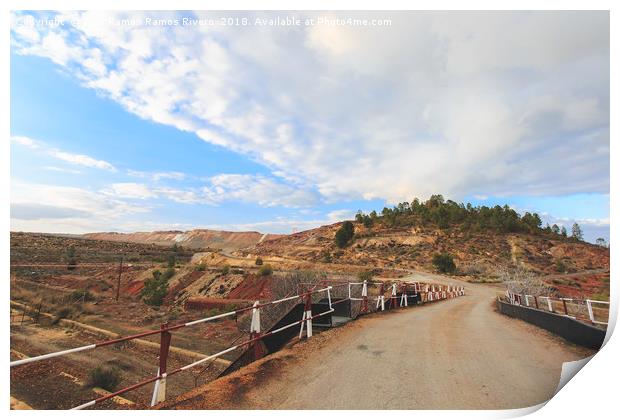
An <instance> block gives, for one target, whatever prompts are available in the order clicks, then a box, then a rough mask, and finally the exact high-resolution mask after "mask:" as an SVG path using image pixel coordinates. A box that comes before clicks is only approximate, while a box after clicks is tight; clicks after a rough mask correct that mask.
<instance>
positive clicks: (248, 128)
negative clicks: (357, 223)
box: [12, 12, 609, 205]
mask: <svg viewBox="0 0 620 420" xmlns="http://www.w3.org/2000/svg"><path fill="white" fill-rule="evenodd" d="M280 14H282V13H280ZM274 15H278V13H269V14H260V13H259V14H253V13H252V14H250V13H241V12H239V13H236V14H230V13H229V14H227V16H233V17H234V16H238V17H248V18H249V19H250V21H253V20H254V19H255V18H256V17H273V16H274ZM296 15H297V16H299V17H301V18H317V17H319V16H324V15H325V13H297V14H296ZM331 15H332V16H340V17H342V16H353V17H373V18H389V19H391V25H390V26H387V27H352V26H336V25H314V26H308V27H292V28H291V27H256V26H248V27H238V26H236V27H230V26H196V27H186V26H172V27H169V26H166V27H155V26H145V25H142V24H137V25H125V24H123V22H127V20H133V21H134V22H138V23H140V22H142V23H144V21H145V19H146V18H147V17H151V18H172V19H174V18H179V17H180V16H181V15H179V14H175V13H163V12H158V13H156V14H147V13H127V12H119V13H103V12H85V13H69V14H62V13H60V14H50V15H49V17H53V16H56V17H58V18H60V19H67V20H69V19H71V20H72V21H74V22H79V26H72V25H62V26H61V25H56V26H54V25H38V26H37V25H34V26H32V25H28V24H27V22H28V20H27V19H25V17H27V15H24V14H16V15H14V16H13V25H12V43H13V48H14V51H16V52H17V53H19V54H31V55H38V56H43V57H47V58H49V59H50V60H52V61H54V62H55V63H56V64H58V65H59V66H61V67H62V68H63V69H64V70H66V71H68V72H70V73H71V74H73V75H74V76H75V77H76V78H78V79H79V80H80V82H81V83H82V84H83V85H84V86H86V87H88V88H92V89H96V90H97V91H98V92H99V93H100V94H102V95H104V96H106V97H109V98H111V99H112V100H114V101H116V102H118V103H119V104H120V105H121V106H123V107H124V108H125V109H126V110H128V111H129V112H131V113H134V114H136V115H138V116H140V117H142V118H144V119H147V120H151V121H155V122H158V123H162V124H167V125H171V126H174V127H177V128H178V129H181V130H184V131H189V132H194V133H195V134H196V135H197V136H199V137H200V138H201V139H203V140H204V141H207V142H210V143H213V144H217V145H220V146H223V147H225V148H227V149H230V150H233V151H236V152H238V153H241V154H244V155H247V156H250V157H252V158H253V159H255V160H257V161H259V162H261V163H263V164H264V165H266V166H268V167H269V168H271V170H272V172H273V173H274V174H276V175H278V176H280V177H282V178H284V179H286V180H288V181H289V182H291V185H292V187H291V188H293V187H295V188H299V187H300V186H312V187H313V189H316V190H317V191H318V193H319V194H320V195H321V196H322V197H323V198H324V199H326V200H328V201H329V200H333V201H335V200H338V199H343V198H351V199H359V198H363V199H386V200H388V201H389V202H397V201H401V200H410V199H411V198H412V197H413V196H420V197H427V196H428V195H429V194H432V193H436V192H440V193H443V194H445V195H447V196H450V197H454V198H456V199H459V198H462V197H464V196H467V195H474V194H482V195H494V196H509V195H513V194H519V195H555V194H573V193H580V192H595V193H608V191H609V15H608V13H606V12H403V13H375V14H372V15H366V14H364V13H361V12H360V13H336V14H331ZM183 16H187V15H186V14H184V15H183ZM191 16H192V17H203V18H213V19H217V18H219V17H221V16H222V14H221V13H219V14H217V13H208V14H200V13H198V14H193V15H191ZM36 17H37V18H41V15H38V16H36ZM123 19H125V21H124V20H123ZM239 181H240V180H239V179H237V178H230V177H228V178H224V179H221V180H213V183H214V184H213V186H212V187H210V189H207V190H206V191H205V192H206V193H207V195H209V194H211V192H212V193H213V194H212V197H215V196H216V195H217V194H219V190H218V188H223V189H224V190H226V186H227V185H230V184H231V183H236V182H239ZM218 182H221V183H223V185H219V184H218ZM256 188H260V182H259V186H258V187H256ZM255 193H256V190H249V191H241V192H239V193H237V194H238V198H239V199H241V200H243V199H245V197H249V196H252V195H253V194H255ZM291 200H293V201H295V200H296V199H295V198H292V199H291ZM272 202H273V200H272V201H268V202H266V203H265V204H266V205H269V204H270V203H272ZM274 204H276V205H277V203H274Z"/></svg>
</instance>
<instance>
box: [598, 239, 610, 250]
mask: <svg viewBox="0 0 620 420" xmlns="http://www.w3.org/2000/svg"><path fill="white" fill-rule="evenodd" d="M596 244H597V245H598V246H600V247H603V248H607V241H606V240H605V238H596Z"/></svg>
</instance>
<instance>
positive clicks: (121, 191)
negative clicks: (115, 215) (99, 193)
mask: <svg viewBox="0 0 620 420" xmlns="http://www.w3.org/2000/svg"><path fill="white" fill-rule="evenodd" d="M104 193H106V194H108V195H111V196H115V197H120V198H136V199H140V200H146V199H148V198H155V197H157V194H156V193H155V192H153V191H152V190H150V189H149V188H148V187H147V186H146V185H144V184H137V183H135V182H120V183H115V184H112V185H110V186H109V187H108V188H107V189H105V190H104Z"/></svg>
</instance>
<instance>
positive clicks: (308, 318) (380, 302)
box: [10, 281, 465, 410]
mask: <svg viewBox="0 0 620 420" xmlns="http://www.w3.org/2000/svg"><path fill="white" fill-rule="evenodd" d="M322 284H323V285H324V287H322V288H320V289H317V288H316V287H317V286H316V285H315V287H314V288H313V289H311V290H308V291H307V292H305V293H298V294H297V295H295V296H288V297H284V298H282V299H277V300H273V301H271V302H264V303H260V302H259V301H256V302H254V304H253V305H252V306H249V307H246V308H242V309H237V310H234V311H230V312H226V313H222V314H218V315H214V316H210V317H206V318H200V319H197V320H194V321H189V322H185V323H183V324H177V325H172V326H169V325H167V324H163V325H161V327H160V328H159V329H157V330H150V331H145V332H142V333H139V334H134V335H129V336H126V337H120V338H115V339H111V340H105V341H99V342H96V343H93V344H89V345H86V346H81V347H76V348H73V349H68V350H61V351H57V352H53V353H48V354H43V355H40V356H34V357H30V358H26V359H21V360H15V361H12V362H10V367H17V366H23V365H26V364H30V363H33V362H37V361H42V360H48V359H52V358H55V357H60V356H66V355H69V354H73V353H78V352H83V351H87V350H94V349H96V348H99V347H105V346H110V345H113V344H117V343H121V342H125V341H131V340H135V339H138V338H143V337H148V336H152V335H157V334H159V335H160V349H159V367H158V370H157V375H155V376H152V377H150V378H147V379H145V380H143V381H141V382H138V383H136V384H134V385H131V386H128V387H126V388H123V389H120V390H118V391H116V392H112V393H110V394H106V395H104V396H101V397H99V398H96V399H94V400H91V401H88V402H87V403H84V404H82V405H79V406H77V407H74V408H73V409H75V410H79V409H83V408H87V407H91V406H94V405H96V404H98V403H101V402H103V401H106V400H109V399H111V398H114V397H116V396H118V395H120V394H124V393H126V392H129V391H132V390H135V389H137V388H140V387H143V386H146V385H148V384H150V383H153V382H154V383H155V386H154V389H153V396H152V399H151V405H152V406H153V405H156V404H158V403H160V402H162V401H164V400H165V398H166V380H167V378H168V377H170V376H172V375H176V374H178V373H181V372H184V371H187V370H188V369H191V368H193V367H196V366H198V365H201V364H204V363H206V362H209V361H212V360H214V359H217V358H218V357H220V356H223V355H225V354H227V353H230V352H233V351H235V350H238V349H241V348H243V347H245V346H249V345H252V344H254V343H256V342H257V341H259V340H261V339H263V338H265V337H268V336H271V335H274V334H278V333H280V332H282V331H284V330H287V329H289V328H292V327H295V326H297V325H299V326H300V328H299V338H301V337H302V336H303V335H304V327H305V330H306V333H305V335H306V337H308V338H309V337H312V320H313V319H315V318H318V317H322V316H325V315H327V314H329V313H332V312H334V308H333V305H335V304H337V303H340V302H343V301H346V300H349V301H361V302H362V308H361V312H368V300H369V296H368V286H369V285H379V286H380V294H379V295H378V296H376V299H377V309H378V308H379V307H381V310H382V311H383V310H385V295H384V294H385V293H384V287H385V284H384V283H382V282H368V281H363V282H346V283H344V282H341V283H339V284H335V285H329V286H328V285H326V282H323V283H322ZM355 285H357V286H359V285H361V286H362V290H361V296H360V297H354V296H353V294H352V291H351V286H355ZM400 285H401V293H402V294H401V296H400V306H401V307H403V306H408V305H407V298H408V297H414V296H418V294H421V293H425V294H426V295H427V301H433V300H438V299H446V298H450V297H456V296H462V295H464V294H465V289H464V288H463V287H454V286H442V285H435V284H432V285H428V284H427V285H426V286H425V290H424V291H422V287H421V285H420V283H419V282H402V283H400ZM336 287H346V288H347V297H345V298H342V299H338V300H335V301H332V294H331V293H332V289H333V288H336ZM409 287H413V293H414V294H412V295H409V294H408V288H409ZM397 288H398V285H397V284H396V283H392V284H391V295H390V302H393V304H392V305H391V307H392V308H395V307H397V305H398V302H397V298H398V293H397ZM319 293H326V296H327V301H328V307H329V309H328V310H326V311H323V312H321V313H318V314H313V313H312V296H313V295H316V294H319ZM297 299H299V300H300V301H301V302H302V303H303V304H304V310H303V315H302V318H301V319H300V320H298V321H295V322H291V323H290V324H287V325H284V326H282V327H279V328H276V329H273V330H271V331H268V332H265V333H262V332H261V323H260V312H261V308H264V307H266V306H270V305H277V304H280V303H283V302H288V301H293V300H297ZM248 311H251V314H252V318H251V321H250V337H249V339H248V340H246V341H243V342H241V343H238V344H236V345H234V346H231V347H229V348H227V349H225V350H222V351H220V352H218V353H215V354H212V355H210V356H207V357H204V358H203V359H200V360H197V361H194V362H192V363H189V364H187V365H185V366H182V367H180V368H177V369H174V370H172V371H168V370H167V360H168V354H169V350H170V342H171V339H172V334H171V332H172V331H175V330H179V329H182V328H186V327H191V326H194V325H198V324H202V323H206V322H210V321H216V320H219V319H222V318H227V317H232V316H237V315H239V314H242V313H245V312H248Z"/></svg>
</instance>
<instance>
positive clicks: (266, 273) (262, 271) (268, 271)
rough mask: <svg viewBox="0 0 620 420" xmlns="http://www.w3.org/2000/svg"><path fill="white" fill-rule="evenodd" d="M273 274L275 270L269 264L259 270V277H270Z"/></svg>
mask: <svg viewBox="0 0 620 420" xmlns="http://www.w3.org/2000/svg"><path fill="white" fill-rule="evenodd" d="M271 274H273V268H271V266H270V265H269V264H265V265H263V266H262V267H261V268H259V269H258V275H259V276H270V275H271Z"/></svg>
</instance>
